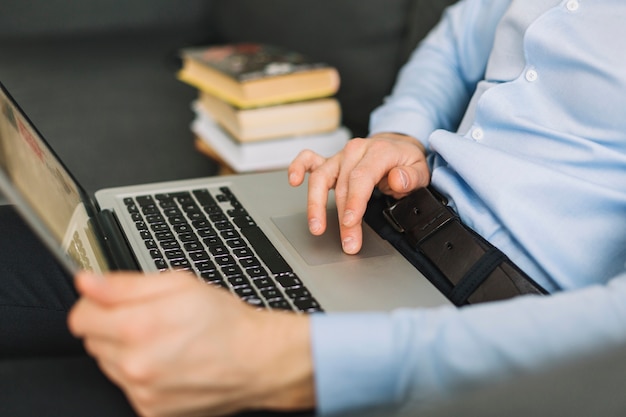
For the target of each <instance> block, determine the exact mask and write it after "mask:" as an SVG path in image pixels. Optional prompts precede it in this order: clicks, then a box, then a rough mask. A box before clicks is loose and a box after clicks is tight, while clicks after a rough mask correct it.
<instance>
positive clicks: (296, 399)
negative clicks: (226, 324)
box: [253, 312, 315, 411]
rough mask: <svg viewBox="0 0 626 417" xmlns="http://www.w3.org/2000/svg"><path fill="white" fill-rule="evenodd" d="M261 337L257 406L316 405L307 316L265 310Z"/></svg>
mask: <svg viewBox="0 0 626 417" xmlns="http://www.w3.org/2000/svg"><path fill="white" fill-rule="evenodd" d="M262 313H263V316H264V317H263V320H262V324H261V326H260V328H258V329H257V330H260V332H259V333H257V334H261V335H262V337H261V339H262V340H259V342H260V343H258V344H257V345H256V346H255V348H257V349H259V351H260V352H259V353H261V355H260V356H258V358H259V359H261V360H262V363H261V367H262V369H261V373H260V375H259V377H260V378H259V380H258V384H256V385H257V386H258V388H259V392H258V395H256V400H255V401H254V402H255V403H254V405H253V408H255V409H272V410H281V411H293V410H305V409H312V408H314V407H315V380H314V370H313V355H312V351H311V332H310V320H309V317H308V316H307V315H299V314H293V313H284V312H262Z"/></svg>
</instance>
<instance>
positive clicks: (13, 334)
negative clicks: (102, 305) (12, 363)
mask: <svg viewBox="0 0 626 417" xmlns="http://www.w3.org/2000/svg"><path fill="white" fill-rule="evenodd" d="M76 298H77V295H76V291H75V290H74V287H73V284H72V277H71V276H69V275H68V274H67V273H66V272H65V271H64V270H63V269H62V268H61V267H60V266H59V264H58V263H57V262H56V260H55V259H54V257H53V256H52V255H51V254H50V253H49V252H48V250H47V249H46V248H45V247H44V246H43V244H42V243H41V242H40V241H39V239H38V238H37V237H36V236H35V235H34V234H33V233H32V232H31V230H30V229H29V228H28V227H27V226H26V225H25V224H24V222H23V221H22V219H21V218H20V217H19V215H18V214H17V213H16V212H15V211H14V210H13V208H12V206H0V335H1V337H0V357H2V358H8V357H28V356H57V355H75V354H80V353H82V352H83V350H82V345H81V343H80V341H78V340H76V339H75V338H74V337H72V335H71V334H70V333H69V331H68V329H67V324H66V319H67V313H68V311H69V309H70V308H71V306H72V304H74V302H75V301H76Z"/></svg>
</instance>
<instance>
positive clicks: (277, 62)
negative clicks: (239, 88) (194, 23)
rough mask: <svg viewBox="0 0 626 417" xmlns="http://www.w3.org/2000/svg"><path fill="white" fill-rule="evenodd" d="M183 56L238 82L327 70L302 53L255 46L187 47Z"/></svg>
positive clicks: (323, 64) (323, 65) (254, 44)
mask: <svg viewBox="0 0 626 417" xmlns="http://www.w3.org/2000/svg"><path fill="white" fill-rule="evenodd" d="M183 54H184V55H185V56H186V57H189V58H191V59H194V60H196V61H198V62H200V63H202V64H204V65H207V66H210V67H212V68H214V69H216V70H218V71H220V72H222V73H224V74H226V75H228V76H230V77H232V78H234V79H235V80H237V81H239V82H246V81H253V80H257V79H261V78H268V77H274V76H280V75H287V74H292V73H297V72H303V71H311V70H316V69H322V68H328V67H329V66H328V64H326V63H324V62H315V61H312V60H311V59H310V58H308V57H307V56H305V55H304V54H301V53H298V52H293V51H289V50H287V49H285V48H281V47H277V46H273V45H267V44H258V43H241V44H234V45H221V46H212V47H208V48H207V47H203V48H188V49H185V50H184V53H183Z"/></svg>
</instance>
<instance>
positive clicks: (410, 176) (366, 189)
mask: <svg viewBox="0 0 626 417" xmlns="http://www.w3.org/2000/svg"><path fill="white" fill-rule="evenodd" d="M306 173H309V174H310V176H309V189H308V204H307V216H308V223H309V230H310V231H311V233H313V234H314V235H321V234H322V233H324V231H325V230H326V221H327V219H326V203H327V202H328V192H329V191H330V190H332V189H334V190H335V201H336V204H337V212H338V216H339V229H340V233H341V244H342V247H343V250H344V252H346V253H348V254H355V253H357V252H359V250H360V249H361V244H362V229H361V224H362V221H363V216H364V215H365V209H366V207H367V202H368V200H369V198H370V196H371V194H372V191H373V190H374V188H375V187H378V188H379V189H380V190H381V191H382V192H384V193H385V194H388V195H391V196H392V197H394V198H402V197H404V196H405V195H407V194H408V193H409V192H411V191H412V190H414V189H416V188H418V187H423V186H426V185H428V183H429V182H430V172H429V169H428V165H427V164H426V151H425V149H424V146H423V145H422V144H421V143H420V142H419V141H418V140H417V139H415V138H413V137H410V136H406V135H401V134H397V133H379V134H376V135H373V136H372V137H370V138H368V139H361V138H355V139H352V140H350V141H349V142H348V143H347V144H346V146H345V147H344V149H343V150H342V151H340V152H339V153H337V154H336V155H334V156H332V157H330V158H325V157H323V156H320V155H318V154H316V153H315V152H312V151H309V150H306V151H303V152H301V153H300V154H299V155H298V156H297V157H296V158H295V159H294V161H293V162H292V163H291V165H290V166H289V183H290V184H291V185H292V186H299V185H301V184H302V182H303V181H304V178H305V175H306Z"/></svg>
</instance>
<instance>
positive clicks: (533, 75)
mask: <svg viewBox="0 0 626 417" xmlns="http://www.w3.org/2000/svg"><path fill="white" fill-rule="evenodd" d="M538 77H539V75H537V71H535V70H534V69H529V70H528V71H526V80H527V81H530V82H531V83H532V82H533V81H536V80H537V78H538Z"/></svg>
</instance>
